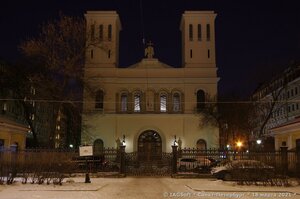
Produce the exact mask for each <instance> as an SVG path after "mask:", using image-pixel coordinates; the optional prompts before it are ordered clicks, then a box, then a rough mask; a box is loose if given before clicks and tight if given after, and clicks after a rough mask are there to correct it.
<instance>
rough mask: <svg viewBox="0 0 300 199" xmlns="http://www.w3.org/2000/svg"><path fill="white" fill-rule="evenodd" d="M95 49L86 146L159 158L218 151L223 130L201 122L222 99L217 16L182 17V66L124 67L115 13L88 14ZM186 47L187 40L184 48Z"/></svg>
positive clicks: (88, 66)
mask: <svg viewBox="0 0 300 199" xmlns="http://www.w3.org/2000/svg"><path fill="white" fill-rule="evenodd" d="M85 17H86V23H87V29H88V30H87V31H88V32H87V34H88V35H89V36H90V38H89V39H90V40H91V41H93V40H97V41H99V45H100V48H99V47H97V46H96V45H90V46H88V50H87V52H86V63H85V68H84V78H85V81H86V85H87V86H86V88H85V89H84V94H83V95H84V98H83V115H82V135H81V144H88V145H94V146H95V147H97V148H99V147H100V148H101V147H117V146H118V145H119V144H122V143H123V144H126V151H127V152H132V151H141V152H145V151H147V152H149V153H152V154H157V153H161V152H170V151H171V150H172V148H171V145H173V144H174V141H175V140H176V141H177V142H178V143H179V145H180V147H182V148H184V147H191V148H196V147H198V148H202V149H204V148H218V145H219V129H218V128H217V127H216V126H213V125H211V124H209V123H207V124H203V123H202V122H201V117H202V115H201V113H200V112H201V109H203V108H204V106H205V101H206V100H207V98H208V97H209V96H211V97H213V96H216V95H217V83H218V80H219V78H218V77H217V67H216V58H215V31H214V30H215V28H214V21H215V17H216V14H215V13H214V12H213V11H185V12H184V13H183V15H182V18H181V23H180V30H181V32H182V41H181V42H182V67H180V68H174V67H172V66H169V65H167V64H165V63H162V62H160V61H159V60H158V59H157V58H155V54H154V53H155V49H154V48H153V46H152V45H151V43H148V47H147V48H146V49H145V58H143V59H142V60H140V61H139V62H137V63H136V64H134V65H132V66H129V67H126V68H124V67H120V66H119V64H118V63H119V61H118V53H119V32H120V30H121V28H122V27H121V22H120V19H119V16H118V14H117V13H116V12H115V11H87V13H86V14H85ZM178 42H180V41H178Z"/></svg>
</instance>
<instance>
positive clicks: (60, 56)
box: [20, 14, 104, 132]
mask: <svg viewBox="0 0 300 199" xmlns="http://www.w3.org/2000/svg"><path fill="white" fill-rule="evenodd" d="M89 36H91V34H87V31H86V23H85V20H84V19H83V18H80V17H71V16H65V15H63V14H60V16H59V19H57V20H53V21H50V22H47V23H45V24H43V25H42V27H41V31H40V34H39V35H38V36H37V37H36V38H31V39H28V40H26V41H24V42H23V43H21V45H20V49H21V51H22V52H23V54H24V55H25V56H26V57H27V58H28V59H31V60H36V61H37V62H38V65H39V66H40V68H41V70H40V71H39V72H38V73H32V74H29V75H30V77H29V78H30V80H31V84H32V85H33V86H34V87H35V89H36V90H38V91H39V95H38V96H35V98H36V99H35V100H44V99H46V100H49V101H50V102H51V103H52V105H53V106H54V109H53V110H54V118H57V117H58V114H59V111H63V110H64V109H69V108H79V109H80V106H81V104H80V103H78V102H77V103H76V102H75V101H78V100H80V99H81V98H80V94H78V93H81V89H82V86H83V67H84V61H85V52H86V49H87V48H88V47H89V46H91V45H93V46H96V47H99V48H104V47H103V46H101V44H100V42H99V41H98V40H97V39H93V40H91V39H90V38H88V37H89ZM50 102H49V103H50ZM70 105H71V106H70ZM53 128H55V125H53ZM54 131H55V129H53V132H54Z"/></svg>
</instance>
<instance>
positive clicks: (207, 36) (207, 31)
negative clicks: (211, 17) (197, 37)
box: [206, 24, 210, 41]
mask: <svg viewBox="0 0 300 199" xmlns="http://www.w3.org/2000/svg"><path fill="white" fill-rule="evenodd" d="M206 38H207V41H210V24H206Z"/></svg>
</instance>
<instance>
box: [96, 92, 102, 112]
mask: <svg viewBox="0 0 300 199" xmlns="http://www.w3.org/2000/svg"><path fill="white" fill-rule="evenodd" d="M103 98H104V93H103V91H102V90H98V91H97V92H96V103H95V108H96V109H101V110H102V109H103V101H104V100H103Z"/></svg>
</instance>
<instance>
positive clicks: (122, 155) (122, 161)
mask: <svg viewBox="0 0 300 199" xmlns="http://www.w3.org/2000/svg"><path fill="white" fill-rule="evenodd" d="M119 150H120V151H119V152H120V173H121V174H125V145H121V146H120V148H119Z"/></svg>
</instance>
